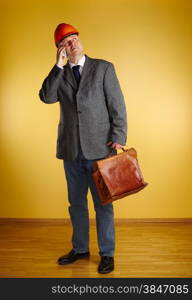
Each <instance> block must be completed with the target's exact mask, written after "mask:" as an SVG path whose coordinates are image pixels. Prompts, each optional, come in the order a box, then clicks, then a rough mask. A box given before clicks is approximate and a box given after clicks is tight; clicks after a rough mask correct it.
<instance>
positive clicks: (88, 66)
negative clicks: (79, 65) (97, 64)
mask: <svg viewBox="0 0 192 300" xmlns="http://www.w3.org/2000/svg"><path fill="white" fill-rule="evenodd" d="M93 67H94V63H93V61H92V59H91V58H90V57H89V56H87V55H86V54H85V63H84V66H83V71H82V73H81V80H80V83H79V89H81V88H82V86H83V85H84V84H87V83H88V82H89V80H90V74H91V71H92V69H93Z"/></svg>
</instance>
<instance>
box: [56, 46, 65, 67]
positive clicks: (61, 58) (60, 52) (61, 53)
mask: <svg viewBox="0 0 192 300" xmlns="http://www.w3.org/2000/svg"><path fill="white" fill-rule="evenodd" d="M66 57H67V55H66V51H65V47H63V46H61V47H58V49H57V56H56V64H57V65H59V66H60V67H63V66H64V65H65V58H66Z"/></svg>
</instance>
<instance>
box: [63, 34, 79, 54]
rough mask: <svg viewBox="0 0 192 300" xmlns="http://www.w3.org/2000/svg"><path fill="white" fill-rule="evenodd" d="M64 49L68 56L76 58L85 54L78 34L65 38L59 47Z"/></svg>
mask: <svg viewBox="0 0 192 300" xmlns="http://www.w3.org/2000/svg"><path fill="white" fill-rule="evenodd" d="M60 47H64V48H65V50H66V53H67V55H68V56H74V55H77V54H81V53H82V52H83V46H82V44H81V41H80V39H79V37H78V36H77V35H76V34H73V35H70V36H68V37H66V38H64V39H63V40H62V41H61V42H60V43H59V45H58V48H60Z"/></svg>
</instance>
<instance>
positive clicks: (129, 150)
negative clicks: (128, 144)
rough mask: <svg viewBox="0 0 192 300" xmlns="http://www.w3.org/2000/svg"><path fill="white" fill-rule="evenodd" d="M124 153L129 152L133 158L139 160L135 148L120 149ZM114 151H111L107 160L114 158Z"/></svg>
mask: <svg viewBox="0 0 192 300" xmlns="http://www.w3.org/2000/svg"><path fill="white" fill-rule="evenodd" d="M120 149H121V150H122V151H123V152H128V153H129V154H130V155H131V156H133V157H135V158H137V152H136V150H135V148H128V149H125V148H123V147H122V148H120ZM113 150H114V149H112V150H111V152H110V153H109V154H108V155H107V156H106V158H108V157H110V156H113V155H114V153H113Z"/></svg>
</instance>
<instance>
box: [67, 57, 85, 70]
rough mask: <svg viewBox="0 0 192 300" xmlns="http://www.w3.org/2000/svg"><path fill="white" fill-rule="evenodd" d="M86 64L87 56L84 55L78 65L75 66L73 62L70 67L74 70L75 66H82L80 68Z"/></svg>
mask: <svg viewBox="0 0 192 300" xmlns="http://www.w3.org/2000/svg"><path fill="white" fill-rule="evenodd" d="M84 63H85V55H83V57H81V59H80V60H79V61H78V63H77V64H74V63H72V62H69V65H70V67H71V68H72V67H74V66H76V65H80V66H82V67H83V66H84Z"/></svg>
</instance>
